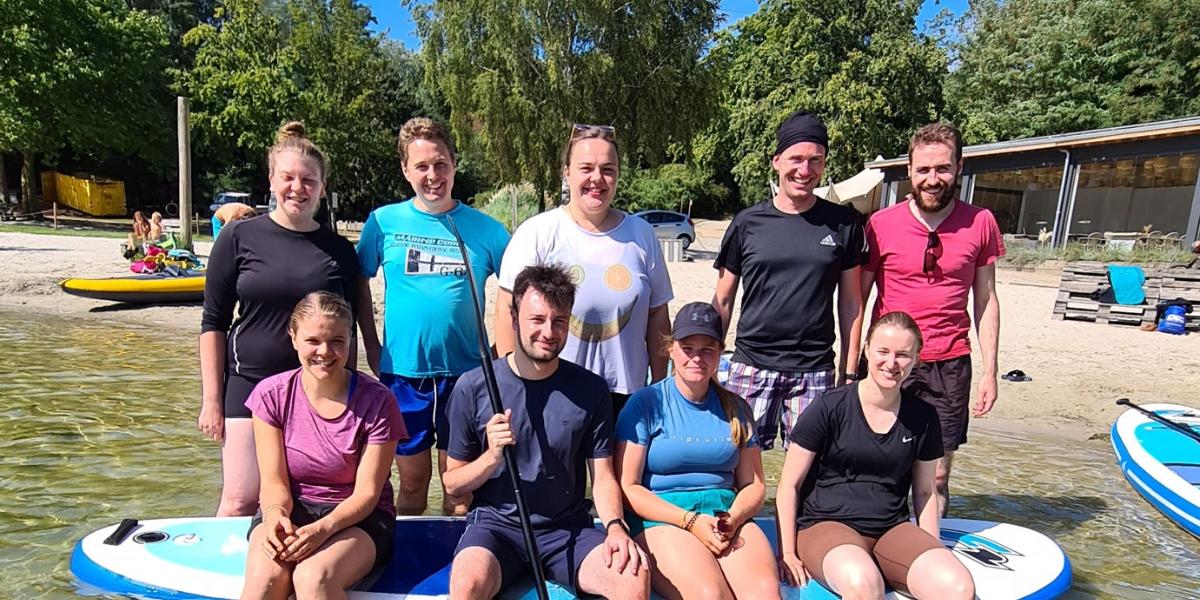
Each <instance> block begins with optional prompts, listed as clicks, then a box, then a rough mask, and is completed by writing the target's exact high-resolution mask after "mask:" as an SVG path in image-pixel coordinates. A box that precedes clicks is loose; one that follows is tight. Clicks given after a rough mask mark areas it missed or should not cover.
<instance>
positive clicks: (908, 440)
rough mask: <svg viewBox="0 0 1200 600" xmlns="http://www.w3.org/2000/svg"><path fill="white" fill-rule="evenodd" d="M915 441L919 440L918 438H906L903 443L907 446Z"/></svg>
mask: <svg viewBox="0 0 1200 600" xmlns="http://www.w3.org/2000/svg"><path fill="white" fill-rule="evenodd" d="M915 439H917V438H915V437H906V438H904V440H902V441H903V442H904V443H905V444H907V443H909V442H911V441H913V440H915Z"/></svg>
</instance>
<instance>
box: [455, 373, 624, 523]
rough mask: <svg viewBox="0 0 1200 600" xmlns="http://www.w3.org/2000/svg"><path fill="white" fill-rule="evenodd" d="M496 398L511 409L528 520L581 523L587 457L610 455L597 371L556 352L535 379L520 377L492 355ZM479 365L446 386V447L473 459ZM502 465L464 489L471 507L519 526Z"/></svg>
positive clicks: (603, 388) (483, 405) (479, 423)
mask: <svg viewBox="0 0 1200 600" xmlns="http://www.w3.org/2000/svg"><path fill="white" fill-rule="evenodd" d="M492 366H493V368H494V369H495V370H496V385H497V387H499V388H500V390H499V391H500V398H501V403H502V404H503V405H504V408H506V409H512V420H511V421H510V423H511V424H512V429H513V433H514V436H515V438H516V442H517V443H516V444H515V445H514V446H513V449H514V451H515V453H516V459H517V470H518V471H519V472H520V477H521V482H522V484H521V493H523V494H524V495H525V501H526V505H527V506H528V507H529V513H530V522H531V523H532V524H533V526H534V527H537V528H539V529H558V528H572V527H587V526H589V525H591V523H592V517H591V515H589V514H588V510H589V509H591V501H590V500H588V499H587V495H586V484H587V473H588V470H587V460H588V459H592V458H605V457H608V456H611V455H612V396H611V395H610V394H609V392H608V385H607V384H606V383H604V380H603V379H601V378H600V376H599V375H596V374H594V373H591V372H589V371H588V370H586V369H584V368H583V367H580V366H578V365H576V364H573V363H570V362H567V361H565V360H561V361H559V363H558V370H557V371H555V372H554V374H553V375H551V376H550V377H547V378H546V379H542V380H536V381H535V380H531V379H522V378H520V377H518V376H517V374H516V373H513V370H512V368H511V367H509V365H508V359H507V358H499V359H496V360H495V361H493V362H492ZM492 414H493V413H492V405H491V401H490V400H489V398H488V392H487V383H486V382H485V381H484V378H483V369H482V368H479V367H476V368H475V369H474V370H472V371H468V372H467V373H466V374H465V375H463V376H462V377H461V378H460V379H459V380H458V383H456V384H455V385H454V391H453V392H451V393H450V402H449V405H448V406H447V407H446V420H447V421H448V422H449V424H450V435H449V440H448V441H447V448H446V452H447V453H448V454H449V455H450V456H452V457H454V459H455V460H461V461H473V460H475V459H476V458H479V457H480V456H481V455H482V454H483V453H484V451H485V450H487V422H488V420H490V419H491V418H492ZM501 465H502V466H501V467H500V468H498V469H496V472H495V473H492V476H491V477H490V478H489V479H488V480H487V481H486V482H484V484H483V485H482V486H480V487H479V489H477V490H475V493H474V494H473V495H472V496H471V510H472V511H476V510H479V511H485V512H489V513H491V514H493V515H496V516H498V517H500V518H502V519H505V520H507V521H508V522H510V523H512V524H513V526H517V527H519V526H520V523H521V521H520V518H519V517H518V516H517V500H516V497H515V496H514V495H513V489H512V484H511V483H510V480H509V475H508V473H507V472H506V471H507V468H506V467H504V466H503V463H501Z"/></svg>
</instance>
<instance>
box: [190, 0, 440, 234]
mask: <svg viewBox="0 0 1200 600" xmlns="http://www.w3.org/2000/svg"><path fill="white" fill-rule="evenodd" d="M372 20H373V17H372V16H371V13H370V11H369V10H368V9H367V8H366V7H364V6H363V5H361V4H359V3H358V2H356V1H354V0H287V1H286V2H284V3H277V2H275V1H274V0H225V1H224V2H222V3H221V4H220V5H219V6H218V8H217V11H216V13H215V17H214V19H213V20H212V22H211V23H201V24H200V25H199V26H197V27H196V28H195V29H193V30H192V31H191V32H189V33H188V34H187V35H186V36H185V40H186V41H187V43H189V44H192V45H194V46H195V47H196V62H195V67H194V68H192V69H191V70H190V71H187V72H185V73H182V74H181V80H180V86H181V88H182V89H184V90H185V91H186V93H187V94H189V95H190V96H191V97H192V100H193V113H192V124H193V127H194V129H195V137H196V140H197V143H196V148H197V153H198V154H199V155H201V157H202V159H203V162H204V164H205V169H204V172H205V175H204V178H205V180H206V181H205V184H206V186H212V187H221V186H229V185H238V186H245V187H249V188H253V189H258V190H264V189H265V183H266V178H265V177H264V173H265V171H266V152H267V149H268V148H269V147H270V146H271V144H272V143H273V142H274V136H275V132H276V130H277V129H278V127H279V125H280V124H281V123H283V122H284V121H287V120H292V119H298V120H301V121H304V123H305V126H306V128H307V129H308V131H309V134H310V136H311V138H312V139H313V141H314V142H315V143H317V144H318V145H319V146H321V148H322V149H323V150H325V152H326V153H327V154H328V156H329V159H330V173H329V189H330V190H331V191H336V192H338V194H339V201H340V203H341V205H342V208H341V214H344V215H352V216H361V215H363V214H365V212H366V211H368V210H369V209H370V208H371V207H372V206H373V205H374V204H377V203H379V202H380V201H386V200H390V199H392V198H395V197H396V196H399V195H400V194H401V193H402V190H403V179H402V177H401V175H400V169H399V164H398V161H397V158H396V153H395V149H394V140H395V134H396V133H397V132H398V131H399V128H400V125H401V124H402V123H403V121H404V120H405V119H407V118H409V117H410V116H412V115H413V114H415V113H417V112H420V111H422V110H423V109H425V108H426V104H425V103H424V102H423V101H422V99H420V98H419V97H418V94H417V90H416V89H415V88H416V83H417V82H418V80H419V76H420V75H419V72H418V73H414V72H413V68H414V65H416V67H417V68H419V63H418V62H417V60H416V58H415V57H414V56H413V55H411V54H409V53H406V52H405V51H404V50H403V49H402V48H398V47H394V46H390V45H387V44H385V43H384V42H383V41H382V40H381V39H380V37H379V36H378V35H376V34H372V33H371V32H370V31H369V30H368V29H367V27H368V25H369V24H370V23H371V21H372Z"/></svg>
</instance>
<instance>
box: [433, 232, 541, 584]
mask: <svg viewBox="0 0 1200 600" xmlns="http://www.w3.org/2000/svg"><path fill="white" fill-rule="evenodd" d="M446 222H447V223H448V224H449V225H450V233H452V234H454V241H456V242H458V251H459V252H462V259H463V267H464V268H465V269H466V270H467V285H468V286H470V288H471V304H472V306H474V307H475V324H476V325H478V326H479V335H478V336H477V337H478V338H479V362H480V364H481V366H482V367H483V378H484V380H485V381H487V391H488V399H489V400H491V402H492V412H493V413H496V414H498V415H500V414H504V405H503V404H501V403H500V386H499V385H497V384H496V371H495V370H494V369H493V368H492V350H491V344H489V343H488V339H487V330H486V329H484V323H483V307H481V306H480V305H479V296H478V295H477V294H476V290H477V289H479V288H478V287H476V285H477V284H476V282H475V274H474V273H473V272H472V271H471V259H470V258H469V257H468V256H467V245H466V244H464V243H463V239H462V236H460V235H459V234H458V226H457V225H455V224H454V218H453V217H451V216H449V215H447V216H446ZM504 467H505V468H506V469H508V478H509V479H510V480H512V486H513V496H514V497H515V498H516V500H517V516H518V517H519V518H520V519H521V533H522V534H524V536H525V550H526V551H528V552H529V563H530V566H532V567H533V584H534V589H536V590H537V595H538V600H550V594H549V592H547V591H546V574H545V573H544V572H542V555H541V554H540V553H539V552H538V547H537V540H536V539H535V538H534V537H533V524H532V523H531V522H530V521H529V507H528V506H526V505H525V496H524V495H522V494H521V478H520V476H519V475H518V473H517V455H516V454H513V449H512V446H505V447H504Z"/></svg>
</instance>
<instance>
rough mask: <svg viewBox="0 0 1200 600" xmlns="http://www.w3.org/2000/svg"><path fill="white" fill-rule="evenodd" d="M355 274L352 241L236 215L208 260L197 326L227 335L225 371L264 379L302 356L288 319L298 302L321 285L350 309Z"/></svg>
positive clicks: (320, 230)
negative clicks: (200, 315) (243, 218)
mask: <svg viewBox="0 0 1200 600" xmlns="http://www.w3.org/2000/svg"><path fill="white" fill-rule="evenodd" d="M359 277H361V275H360V274H359V268H358V255H357V254H355V252H354V245H353V244H351V243H350V242H349V241H348V240H346V238H344V237H342V236H340V235H338V234H336V233H334V232H333V231H332V230H330V229H327V228H325V227H318V228H317V229H315V230H313V231H307V232H300V231H292V230H291V229H288V228H286V227H283V226H282V225H280V224H278V223H276V222H275V221H273V220H271V217H270V216H269V215H263V216H259V217H254V218H252V219H247V220H244V221H234V222H232V223H230V224H228V225H226V226H225V227H224V228H222V229H221V235H219V236H217V241H216V243H215V244H213V249H212V255H211V256H209V258H208V273H207V275H206V277H205V280H204V314H203V317H201V321H200V331H201V332H205V331H221V332H225V333H227V334H228V336H229V338H228V343H227V344H226V349H227V350H226V363H225V364H226V369H227V371H230V372H233V373H237V374H238V375H241V376H243V377H246V378H249V379H262V378H264V377H268V376H270V375H274V374H276V373H281V372H283V371H287V370H289V369H295V368H296V367H299V366H300V362H299V360H298V359H297V358H296V349H295V348H293V347H292V342H291V338H290V337H288V320H289V319H290V318H291V316H292V309H294V308H295V307H296V303H297V302H299V301H300V299H301V298H303V297H304V296H305V295H307V294H309V293H310V292H315V291H320V290H324V291H328V292H333V293H335V294H338V295H340V296H342V297H343V298H345V299H346V301H347V302H349V303H350V309H351V310H352V311H353V310H354V309H355V302H356V301H357V299H358V283H357V281H358V278H359ZM235 306H236V307H237V319H236V320H234V319H233V315H234V307H235ZM231 321H232V325H233V326H232V328H230V322H231Z"/></svg>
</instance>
